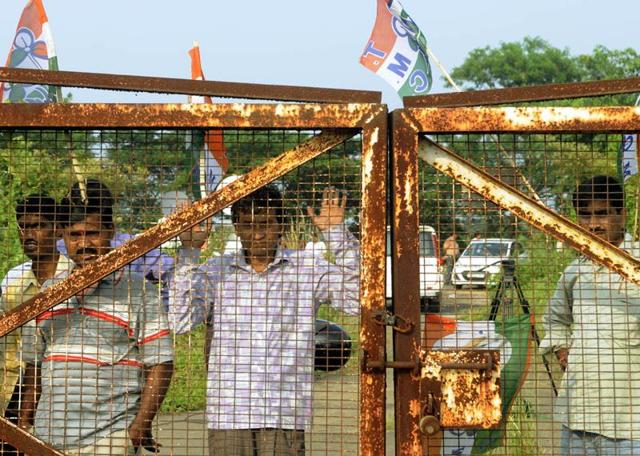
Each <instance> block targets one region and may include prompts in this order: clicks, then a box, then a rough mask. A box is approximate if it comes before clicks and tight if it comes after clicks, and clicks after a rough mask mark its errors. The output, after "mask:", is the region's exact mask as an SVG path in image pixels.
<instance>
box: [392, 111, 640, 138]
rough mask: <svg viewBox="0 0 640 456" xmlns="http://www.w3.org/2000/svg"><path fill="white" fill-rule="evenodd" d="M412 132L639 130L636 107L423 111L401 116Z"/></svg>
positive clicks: (638, 112) (638, 114)
mask: <svg viewBox="0 0 640 456" xmlns="http://www.w3.org/2000/svg"><path fill="white" fill-rule="evenodd" d="M402 116H403V117H405V120H406V122H407V123H410V124H413V125H414V126H415V127H414V128H415V130H416V132H422V133H440V132H443V133H444V132H446V133H498V132H529V133H533V132H537V133H544V132H554V133H560V132H575V131H579V132H588V131H598V132H601V131H606V132H614V133H615V132H628V131H636V130H638V128H639V127H640V107H606V108H441V109H438V108H423V109H416V108H412V109H406V110H404V111H403V114H402Z"/></svg>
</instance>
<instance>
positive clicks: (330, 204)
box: [307, 187, 347, 231]
mask: <svg viewBox="0 0 640 456" xmlns="http://www.w3.org/2000/svg"><path fill="white" fill-rule="evenodd" d="M346 208H347V195H346V194H343V195H342V196H340V191H338V190H336V189H335V188H332V187H329V188H325V189H324V190H323V191H322V202H321V203H320V210H319V213H318V214H317V215H316V211H315V209H314V208H311V207H308V208H307V214H308V215H309V218H310V219H311V222H313V224H314V225H315V226H316V227H318V229H319V230H320V231H324V230H327V229H329V228H331V227H332V226H335V225H342V224H343V223H344V212H345V209H346Z"/></svg>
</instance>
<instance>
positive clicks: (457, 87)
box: [427, 46, 542, 203]
mask: <svg viewBox="0 0 640 456" xmlns="http://www.w3.org/2000/svg"><path fill="white" fill-rule="evenodd" d="M427 53H428V54H429V57H430V58H431V59H432V60H433V61H434V63H435V64H436V66H437V67H438V68H439V69H440V72H441V73H442V74H443V75H444V77H445V78H446V80H447V81H448V82H449V84H451V86H452V87H453V88H454V89H456V91H458V92H462V89H461V88H460V86H458V84H456V83H455V81H454V80H453V78H452V77H451V75H450V74H449V72H448V71H447V70H446V69H445V67H444V66H443V65H442V63H440V60H439V59H438V57H436V55H435V54H434V53H433V51H432V50H431V48H430V47H429V46H427ZM489 137H490V138H491V140H492V141H493V142H494V143H495V144H496V146H497V147H498V150H499V151H500V152H501V153H502V155H503V156H504V157H505V158H506V159H507V161H508V162H510V164H511V167H512V168H513V169H514V170H515V172H516V174H518V175H519V176H520V177H521V178H522V181H523V183H524V185H525V186H526V187H527V189H528V190H529V193H530V194H531V196H532V197H533V198H534V199H535V200H536V201H537V202H539V203H541V202H542V200H541V199H540V197H539V196H538V193H537V192H536V191H535V190H534V189H533V187H532V186H531V183H530V182H529V180H528V179H527V178H526V177H525V176H524V175H523V174H522V173H521V172H520V170H519V169H518V167H517V165H516V163H515V160H514V159H513V158H512V157H511V156H510V155H509V153H508V152H507V151H506V150H505V149H504V147H502V146H501V145H500V142H499V140H498V137H497V136H496V135H494V134H491V135H489Z"/></svg>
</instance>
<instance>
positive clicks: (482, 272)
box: [451, 238, 524, 288]
mask: <svg viewBox="0 0 640 456" xmlns="http://www.w3.org/2000/svg"><path fill="white" fill-rule="evenodd" d="M523 251H524V249H523V248H522V244H520V243H519V242H518V241H516V240H515V239H498V238H495V239H474V240H472V241H471V242H470V243H469V245H468V246H467V248H466V249H464V252H462V255H460V258H458V261H456V264H455V265H454V267H453V274H452V276H451V283H452V284H453V285H455V286H456V288H460V287H462V286H463V285H474V286H479V287H486V286H487V283H488V282H489V280H490V279H491V277H492V276H494V275H496V274H499V273H500V272H501V264H502V261H503V260H508V259H513V258H516V257H518V256H520V255H522V253H523Z"/></svg>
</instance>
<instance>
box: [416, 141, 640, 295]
mask: <svg viewBox="0 0 640 456" xmlns="http://www.w3.org/2000/svg"><path fill="white" fill-rule="evenodd" d="M418 155H419V156H420V158H421V159H422V160H424V161H426V162H427V163H429V164H430V165H431V166H433V167H434V168H435V169H437V170H438V171H440V172H442V173H444V174H446V175H447V176H449V177H451V178H453V179H455V180H456V181H457V182H459V183H460V184H462V185H464V186H465V187H467V188H469V189H471V190H473V191H475V192H477V193H479V194H480V195H482V196H483V197H484V198H486V199H488V200H489V201H492V202H493V203H495V204H497V205H498V206H500V207H501V208H503V209H507V210H509V211H511V212H512V213H513V214H514V215H515V216H517V217H518V218H520V219H522V220H524V221H526V222H528V223H530V224H531V225H533V226H535V227H536V228H538V229H540V230H542V231H543V232H544V233H546V234H548V235H550V236H553V237H554V238H556V239H558V240H559V241H561V242H564V243H566V244H568V245H570V246H571V247H573V248H574V249H576V250H577V251H579V252H580V253H582V254H584V255H586V256H588V257H589V258H590V259H592V260H593V261H595V262H596V263H598V264H601V265H603V266H605V267H607V268H609V269H611V270H612V271H615V272H617V273H618V274H620V275H621V276H622V277H624V278H625V279H627V280H629V281H631V282H633V283H636V284H640V260H638V259H636V258H634V257H632V256H631V255H629V254H628V253H627V252H624V251H622V250H621V249H619V248H618V247H616V246H614V245H612V244H610V243H608V242H606V241H604V240H603V239H602V238H600V237H598V236H596V235H594V234H592V233H591V232H589V231H588V230H585V229H584V228H582V227H580V226H579V225H577V224H576V223H574V222H572V221H570V220H569V219H567V218H565V217H563V216H561V215H559V214H557V213H556V212H554V211H552V210H551V209H549V208H547V207H546V206H544V205H543V204H541V203H539V202H536V201H534V200H533V199H531V198H529V197H528V196H526V195H524V194H523V193H521V192H520V191H518V190H516V189H515V188H513V187H511V186H509V185H507V184H505V183H503V182H501V181H500V180H498V179H496V178H495V177H493V176H491V175H489V174H487V173H485V172H484V171H482V170H481V169H480V168H478V167H477V166H475V165H473V164H472V163H470V162H468V161H467V160H465V159H463V158H462V157H460V156H459V155H457V154H456V153H455V152H453V151H451V150H449V149H446V148H445V147H443V146H441V145H439V144H437V143H435V142H433V141H431V140H429V139H426V138H425V139H421V140H420V145H419V149H418Z"/></svg>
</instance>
